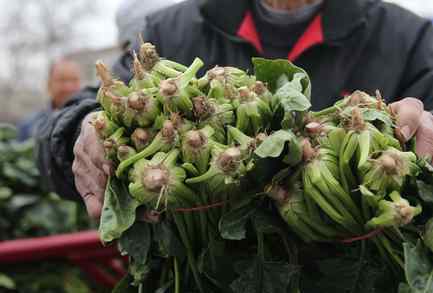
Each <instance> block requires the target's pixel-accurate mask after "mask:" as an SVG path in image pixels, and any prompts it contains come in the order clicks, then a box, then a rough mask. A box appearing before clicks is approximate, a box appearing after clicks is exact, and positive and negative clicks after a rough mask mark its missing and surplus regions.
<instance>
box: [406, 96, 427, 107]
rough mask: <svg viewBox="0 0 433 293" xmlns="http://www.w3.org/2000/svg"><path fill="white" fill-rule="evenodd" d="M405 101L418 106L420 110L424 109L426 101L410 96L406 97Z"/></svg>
mask: <svg viewBox="0 0 433 293" xmlns="http://www.w3.org/2000/svg"><path fill="white" fill-rule="evenodd" d="M405 101H407V102H408V103H410V104H411V105H413V106H414V107H416V108H417V109H418V110H424V103H423V102H422V101H421V100H420V99H417V98H412V97H409V98H406V99H405Z"/></svg>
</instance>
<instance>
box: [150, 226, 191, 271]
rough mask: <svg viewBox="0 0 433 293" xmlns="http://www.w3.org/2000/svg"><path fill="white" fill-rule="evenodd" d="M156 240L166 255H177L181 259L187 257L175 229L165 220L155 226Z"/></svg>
mask: <svg viewBox="0 0 433 293" xmlns="http://www.w3.org/2000/svg"><path fill="white" fill-rule="evenodd" d="M153 229H154V233H153V234H154V240H155V241H156V242H158V246H159V249H160V250H161V253H162V254H163V255H164V256H167V257H168V256H175V257H177V258H178V259H179V261H181V262H182V261H183V260H184V258H185V248H184V246H183V245H182V242H181V241H180V239H179V238H178V237H177V235H176V233H175V232H174V231H173V226H171V225H170V223H168V222H166V221H163V222H160V223H157V224H155V225H154V226H153Z"/></svg>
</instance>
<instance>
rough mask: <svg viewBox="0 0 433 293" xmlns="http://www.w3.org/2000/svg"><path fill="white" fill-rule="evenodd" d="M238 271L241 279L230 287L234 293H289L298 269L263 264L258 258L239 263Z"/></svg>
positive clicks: (276, 263) (288, 265) (267, 263)
mask: <svg viewBox="0 0 433 293" xmlns="http://www.w3.org/2000/svg"><path fill="white" fill-rule="evenodd" d="M236 271H237V272H238V273H239V274H240V277H239V278H238V279H236V280H235V281H234V282H232V283H231V285H230V287H231V288H232V290H233V291H234V292H237V293H252V292H261V293H280V292H287V288H288V286H289V284H290V281H291V279H292V277H293V276H294V275H295V274H296V273H297V271H298V268H297V267H296V266H293V265H290V264H288V263H284V262H264V263H262V261H261V260H260V259H259V258H256V259H254V260H253V261H244V262H240V263H238V264H237V268H236ZM258 276H260V277H258ZM318 292H328V291H318Z"/></svg>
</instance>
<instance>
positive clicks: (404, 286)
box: [398, 283, 412, 293]
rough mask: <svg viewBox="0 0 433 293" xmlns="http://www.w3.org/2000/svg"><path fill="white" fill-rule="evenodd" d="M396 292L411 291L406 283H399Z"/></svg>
mask: <svg viewBox="0 0 433 293" xmlns="http://www.w3.org/2000/svg"><path fill="white" fill-rule="evenodd" d="M398 293H412V290H411V289H410V287H409V285H408V284H404V283H401V284H400V286H399V287H398Z"/></svg>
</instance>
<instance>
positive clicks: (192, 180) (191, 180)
mask: <svg viewBox="0 0 433 293" xmlns="http://www.w3.org/2000/svg"><path fill="white" fill-rule="evenodd" d="M218 174H221V171H220V170H218V169H217V168H215V167H213V166H211V167H210V168H209V170H208V171H207V172H206V173H204V174H203V175H201V176H198V177H194V178H189V179H186V181H185V182H186V183H188V184H196V183H201V182H205V181H209V180H210V179H212V178H213V177H214V176H217V175H218Z"/></svg>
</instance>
